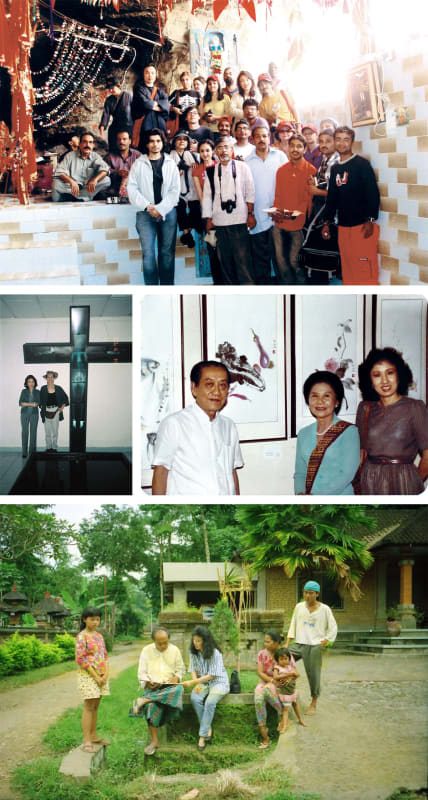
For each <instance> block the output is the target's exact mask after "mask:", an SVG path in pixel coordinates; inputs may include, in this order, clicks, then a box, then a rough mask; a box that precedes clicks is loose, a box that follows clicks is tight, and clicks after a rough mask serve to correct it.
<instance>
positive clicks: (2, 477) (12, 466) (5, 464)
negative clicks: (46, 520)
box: [0, 447, 132, 495]
mask: <svg viewBox="0 0 428 800" xmlns="http://www.w3.org/2000/svg"><path fill="white" fill-rule="evenodd" d="M58 452H59V455H60V456H61V455H63V456H64V458H63V461H64V462H66V461H68V458H69V456H70V453H69V451H68V450H66V449H65V448H63V449H61V448H60V449H59V451H58ZM87 453H88V455H89V457H90V458H91V456H92V458H91V460H93V457H94V454H99V455H100V458H101V460H100V462H99V463H98V465H97V464H94V463H91V464H90V472H92V473H93V475H92V478H93V484H92V485H93V486H95V488H93V489H91V490H90V491H86V490H85V488H81V487H78V491H71V490H70V491H69V489H68V487H67V485H66V484H67V481H68V478H67V477H66V475H65V473H64V469H65V465H64V464H63V465H62V467H61V471H60V473H58V471H56V475H55V479H56V481H57V486H56V488H54V489H53V490H52V491H51V492H50V493H52V494H68V493H70V494H76V493H78V494H103V493H104V492H105V493H106V494H123V493H128V492H123V491H122V490H121V489H120V487H119V483H118V482H116V481H114V480H111V475H110V471H111V465H110V466H108V465H107V463H104V464H102V461H103V460H104V461H105V459H103V455H104V454H107V453H113V454H115V457H116V459H115V460H116V462H117V463H118V464H119V467H118V468H119V470H120V472H121V473H122V478H123V481H125V482H126V480H127V478H126V474H125V472H124V471H123V469H122V467H123V464H120V463H119V462H118V461H117V459H118V458H119V456H120V454H122V453H123V454H124V456H125V458H126V459H128V460H129V461H130V462H131V460H132V451H131V449H130V448H122V447H110V448H103V449H101V448H88V451H87ZM40 455H43V451H41V452H40ZM47 457H48V459H49V457H50V460H51V462H52V463H53V461H54V459H53V458H52V456H50V454H47ZM27 461H28V459H24V458H23V457H22V454H21V451H20V450H18V449H17V448H15V449H12V448H10V449H7V448H2V449H1V450H0V494H3V495H5V494H10V492H11V489H12V487H13V486H14V484H15V483H16V481H17V479H18V477H19V476H20V474H21V473H22V471H23V469H24V467H25V466H26V464H27ZM92 467H94V469H92ZM105 467H107V471H104V469H103V468H105ZM83 469H84V467H83V465H82V466H81V467H79V469H78V475H80V476H81V475H82V471H83ZM102 471H103V472H104V477H103V476H102ZM123 481H122V486H123V485H124V484H123ZM101 483H102V484H103V486H104V489H103V490H102V491H101V490H99V489H98V488H97V486H98V487H99V486H100V485H101ZM24 493H25V494H31V493H32V492H31V490H27V491H25V492H24Z"/></svg>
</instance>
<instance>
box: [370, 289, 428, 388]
mask: <svg viewBox="0 0 428 800" xmlns="http://www.w3.org/2000/svg"><path fill="white" fill-rule="evenodd" d="M426 326H427V307H426V300H425V299H424V298H423V297H379V298H378V303H377V314H376V342H377V345H378V347H395V349H396V350H398V351H399V352H400V353H402V354H403V358H404V360H405V361H407V363H408V365H409V367H410V369H411V370H412V373H413V384H412V386H411V387H410V389H409V397H413V398H415V399H416V400H423V401H424V402H426V396H427V395H426V380H425V362H426Z"/></svg>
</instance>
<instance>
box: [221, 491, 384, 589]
mask: <svg viewBox="0 0 428 800" xmlns="http://www.w3.org/2000/svg"><path fill="white" fill-rule="evenodd" d="M236 519H237V520H238V522H239V523H240V524H241V526H242V530H243V532H242V537H241V540H242V545H243V552H242V555H243V558H244V559H245V561H246V562H247V563H248V564H249V565H250V569H251V571H252V572H256V571H257V570H260V569H263V568H265V567H274V566H275V567H283V569H284V571H285V573H286V575H287V576H288V577H292V576H293V575H294V573H295V572H296V570H311V569H312V570H320V569H321V570H325V572H326V573H327V575H328V576H329V578H331V579H333V580H334V581H335V582H336V583H337V585H338V587H339V590H340V591H344V590H348V591H349V592H350V593H351V596H352V597H353V598H354V599H358V597H360V596H361V590H360V588H359V582H360V580H361V577H362V574H363V573H364V571H365V570H367V569H368V568H369V567H370V565H371V564H372V562H373V556H372V555H371V553H369V551H368V550H367V548H366V544H365V542H364V541H363V539H362V537H361V533H358V532H357V529H359V531H361V530H363V531H367V533H368V532H369V531H371V530H373V529H374V528H375V527H376V520H375V519H374V518H372V517H370V515H369V512H367V510H366V508H365V507H364V506H360V505H352V506H345V505H322V506H317V505H308V506H302V505H297V504H296V505H288V506H287V505H284V506H281V505H263V506H255V505H254V506H250V505H248V506H247V505H246V506H239V507H238V508H237V510H236Z"/></svg>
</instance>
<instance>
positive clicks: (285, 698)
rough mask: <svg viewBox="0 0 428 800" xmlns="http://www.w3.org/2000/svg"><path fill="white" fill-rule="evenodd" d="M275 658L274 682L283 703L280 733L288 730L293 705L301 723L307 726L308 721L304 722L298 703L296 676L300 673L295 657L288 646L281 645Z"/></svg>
mask: <svg viewBox="0 0 428 800" xmlns="http://www.w3.org/2000/svg"><path fill="white" fill-rule="evenodd" d="M274 659H275V662H276V664H275V666H274V668H273V683H274V686H275V687H276V691H277V695H278V700H279V701H280V702H281V705H282V716H281V719H280V721H279V723H278V731H279V733H285V731H286V730H287V728H288V725H289V719H288V712H289V708H290V706H291V705H292V706H293V709H294V711H295V714H296V717H297V719H298V720H299V723H300V725H303V727H305V728H306V727H307V725H306V722H303V719H302V716H301V714H300V711H299V706H298V705H297V689H296V678H298V677H299V673H298V672H296V665H295V663H294V658H293V656H292V655H291V653H290V651H289V650H288V649H287V648H286V647H280V648H279V649H278V650H277V651H276V653H275V655H274Z"/></svg>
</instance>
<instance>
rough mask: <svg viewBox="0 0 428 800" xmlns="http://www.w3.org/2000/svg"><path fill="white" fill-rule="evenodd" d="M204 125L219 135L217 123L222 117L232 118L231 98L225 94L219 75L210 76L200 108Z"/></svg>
mask: <svg viewBox="0 0 428 800" xmlns="http://www.w3.org/2000/svg"><path fill="white" fill-rule="evenodd" d="M199 108H200V112H201V118H202V121H203V123H204V125H207V127H208V128H209V129H210V131H211V132H212V133H213V134H214V133H218V129H217V123H218V121H219V119H220V117H231V116H232V112H231V107H230V97H228V95H227V94H224V91H223V89H222V88H221V86H220V81H219V78H218V75H210V77H209V78H208V80H207V88H206V90H205V94H204V99H203V100H202V103H201V105H200V106H199Z"/></svg>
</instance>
